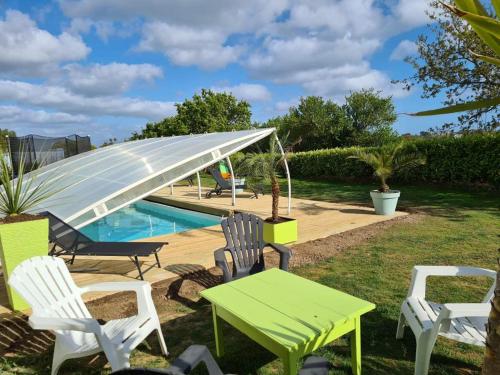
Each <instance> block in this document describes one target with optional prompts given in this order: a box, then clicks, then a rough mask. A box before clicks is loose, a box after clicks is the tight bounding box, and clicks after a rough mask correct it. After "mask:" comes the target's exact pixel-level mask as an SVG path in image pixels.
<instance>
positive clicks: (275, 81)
mask: <svg viewBox="0 0 500 375" xmlns="http://www.w3.org/2000/svg"><path fill="white" fill-rule="evenodd" d="M427 2H428V1H427V0H385V1H384V0H272V1H269V0H253V1H246V0H217V1H206V0H189V1H187V0H163V1H160V0H141V1H136V0H59V1H45V2H44V1H27V0H19V1H2V2H0V127H2V128H9V129H13V130H15V131H16V132H17V133H18V134H29V133H36V134H42V135H66V134H71V133H78V134H89V135H90V136H91V137H92V140H93V142H94V143H95V144H100V143H102V141H104V140H106V139H108V138H110V137H116V138H118V139H120V140H121V139H124V138H126V137H128V136H129V135H130V133H131V132H132V131H134V130H138V129H140V128H141V127H142V126H144V124H145V123H146V122H148V121H156V120H159V119H161V118H163V117H166V116H169V115H172V114H174V113H175V107H174V104H175V103H176V102H180V101H182V100H184V99H185V98H189V97H191V96H192V95H193V94H194V93H195V92H198V91H200V89H201V88H211V89H213V90H216V91H228V92H232V93H233V94H234V95H236V96H237V97H239V98H241V99H245V100H248V101H249V102H250V103H251V105H252V111H253V119H254V120H255V121H265V120H266V119H268V118H271V117H274V116H276V115H279V114H283V113H285V112H286V111H287V108H288V107H289V106H290V105H294V104H295V103H297V101H298V100H299V98H300V97H301V96H305V95H321V96H324V97H328V98H331V99H333V100H335V101H337V102H339V103H342V101H343V98H344V96H345V95H346V94H348V93H349V91H350V90H358V89H361V88H371V87H373V88H375V89H377V90H382V92H383V94H385V95H392V96H393V97H394V101H395V103H396V107H397V112H411V111H416V110H419V109H424V108H433V107H436V106H439V102H438V101H433V100H422V99H420V95H419V90H418V88H416V89H415V90H412V91H411V92H409V93H408V92H405V91H404V90H402V89H401V87H399V86H398V85H393V84H391V79H397V78H402V77H407V76H408V75H410V74H411V73H412V69H411V67H410V66H409V65H408V64H406V63H405V62H403V61H402V59H403V58H404V56H406V55H408V54H412V53H414V51H415V46H414V43H413V42H414V41H415V39H416V37H417V36H418V35H419V34H421V33H425V32H426V27H425V25H426V23H427V21H428V19H427V16H426V15H425V10H426V8H427V6H428V5H427ZM444 120H445V118H442V117H429V118H410V117H407V116H400V117H399V118H398V121H397V123H396V129H397V130H398V131H399V132H401V133H405V132H412V133H418V132H419V131H421V130H427V129H428V128H429V127H434V126H436V125H439V124H441V123H442V122H443V121H444Z"/></svg>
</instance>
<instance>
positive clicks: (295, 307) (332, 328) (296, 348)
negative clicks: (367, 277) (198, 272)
mask: <svg viewBox="0 0 500 375" xmlns="http://www.w3.org/2000/svg"><path fill="white" fill-rule="evenodd" d="M201 295H202V296H203V297H204V298H206V299H207V300H209V301H210V302H211V303H212V316H213V323H214V332H215V343H216V350H217V356H219V357H220V356H222V355H224V344H223V336H222V329H221V319H223V320H225V321H226V322H228V323H229V324H231V325H232V326H233V327H235V328H236V329H238V330H239V331H241V332H242V333H244V334H245V335H247V336H248V337H250V338H251V339H252V340H254V341H255V342H257V343H258V344H260V345H262V346H263V347H264V348H266V349H267V350H269V351H270V352H272V353H274V354H276V355H277V356H278V357H279V358H281V360H282V361H283V366H284V368H285V373H286V374H289V375H295V374H297V371H298V369H297V366H298V361H299V359H300V358H301V357H303V356H304V355H306V354H309V353H311V352H313V351H314V350H316V349H318V348H320V347H322V346H324V345H326V344H328V343H330V342H332V341H333V340H335V339H337V338H339V337H340V336H342V335H345V334H347V333H349V332H351V333H352V336H351V357H352V371H353V373H354V374H355V375H360V374H361V330H360V319H361V315H363V314H365V313H367V312H369V311H371V310H373V309H374V308H375V305H374V304H373V303H370V302H367V301H364V300H362V299H359V298H356V297H353V296H351V295H349V294H346V293H343V292H340V291H338V290H335V289H332V288H328V287H326V286H324V285H321V284H318V283H315V282H314V281H311V280H307V279H304V278H302V277H300V276H297V275H294V274H292V273H289V272H285V271H281V270H279V269H275V268H273V269H270V270H267V271H264V272H260V273H257V274H254V275H252V276H248V277H245V278H242V279H239V280H236V281H232V282H230V283H227V284H223V285H219V286H216V287H214V288H210V289H207V290H204V291H202V292H201Z"/></svg>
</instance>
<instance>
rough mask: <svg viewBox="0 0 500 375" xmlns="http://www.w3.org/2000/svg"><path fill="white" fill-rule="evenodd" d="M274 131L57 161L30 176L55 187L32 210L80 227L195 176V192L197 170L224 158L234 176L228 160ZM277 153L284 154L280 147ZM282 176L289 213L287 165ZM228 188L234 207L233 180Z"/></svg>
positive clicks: (130, 146)
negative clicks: (54, 216) (279, 151)
mask: <svg viewBox="0 0 500 375" xmlns="http://www.w3.org/2000/svg"><path fill="white" fill-rule="evenodd" d="M274 132H275V129H274V128H268V129H257V130H243V131H234V132H223V133H206V134H192V135H185V136H175V137H164V138H150V139H144V140H138V141H131V142H124V143H120V144H114V145H111V146H108V147H103V148H99V149H96V150H92V151H89V152H86V153H83V154H79V155H76V156H73V157H70V158H68V159H64V160H60V161H58V162H55V163H53V164H50V165H47V166H44V167H42V168H40V169H38V170H36V171H34V172H32V174H34V176H33V177H34V178H35V179H36V180H37V181H40V182H41V181H44V180H48V181H50V184H54V185H55V186H57V188H56V193H55V194H53V195H52V196H51V197H50V198H49V199H47V200H46V201H44V202H43V203H42V204H40V205H39V206H37V207H35V208H34V209H32V211H33V212H40V211H50V212H52V213H53V214H55V215H56V216H58V217H59V218H61V219H62V220H64V221H66V222H68V223H69V224H71V225H72V226H74V227H76V228H80V227H82V226H85V225H87V224H89V223H91V222H93V221H95V220H97V219H99V218H101V217H103V216H106V215H108V214H110V213H112V212H114V211H116V210H118V209H120V208H123V207H125V206H127V205H129V204H131V203H133V202H135V201H137V200H139V199H142V198H144V197H146V196H148V195H150V194H152V193H154V192H155V191H157V190H159V189H162V188H164V187H167V186H173V184H174V183H175V182H177V181H180V180H182V179H184V178H186V177H188V176H191V175H193V174H197V177H198V178H197V180H198V192H199V193H200V192H201V185H200V178H199V172H200V171H201V170H203V169H205V168H207V167H208V166H210V165H212V164H214V163H217V162H218V161H220V160H223V159H227V160H228V164H229V165H230V167H231V176H234V174H233V173H232V166H231V164H230V160H229V156H230V155H232V154H234V153H235V152H238V151H240V150H242V149H244V148H246V147H248V146H249V145H251V144H253V143H255V142H258V141H259V140H261V139H263V138H265V137H268V136H270V135H272V134H273V133H274ZM278 142H279V141H278ZM280 150H281V152H283V149H282V147H281V145H280ZM285 171H286V174H287V180H288V213H290V207H291V203H290V202H291V186H290V173H289V170H288V165H286V160H285ZM232 178H233V177H232ZM27 180H28V179H25V181H27ZM34 185H35V186H36V185H37V183H35V184H34ZM232 185H233V191H232V198H233V204H235V199H236V196H235V184H234V179H233V180H232Z"/></svg>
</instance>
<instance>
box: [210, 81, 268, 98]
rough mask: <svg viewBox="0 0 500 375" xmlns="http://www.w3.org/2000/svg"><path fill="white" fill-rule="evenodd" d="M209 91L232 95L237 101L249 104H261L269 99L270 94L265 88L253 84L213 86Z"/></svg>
mask: <svg viewBox="0 0 500 375" xmlns="http://www.w3.org/2000/svg"><path fill="white" fill-rule="evenodd" d="M211 90H212V91H215V92H227V93H232V94H233V95H234V96H236V97H237V98H238V99H242V100H246V101H249V102H261V101H267V100H270V99H271V92H270V91H269V90H268V89H267V87H266V86H264V85H259V84H254V83H240V84H239V85H235V86H214V87H212V88H211Z"/></svg>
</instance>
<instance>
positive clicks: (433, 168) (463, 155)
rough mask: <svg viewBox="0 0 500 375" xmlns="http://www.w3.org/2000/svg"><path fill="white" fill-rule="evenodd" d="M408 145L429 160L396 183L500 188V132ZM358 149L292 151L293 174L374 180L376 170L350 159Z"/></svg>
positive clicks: (401, 175)
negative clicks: (371, 177) (488, 185)
mask: <svg viewBox="0 0 500 375" xmlns="http://www.w3.org/2000/svg"><path fill="white" fill-rule="evenodd" d="M405 147H411V148H412V149H413V150H416V151H418V152H419V153H421V154H422V155H425V157H426V160H427V163H426V164H425V165H422V166H420V167H418V168H416V169H413V170H411V171H399V172H398V173H396V174H395V175H394V178H393V180H394V181H395V182H406V183H419V182H435V183H447V184H453V185H468V184H478V183H480V184H490V185H493V186H495V187H500V168H499V165H500V133H488V134H476V135H467V136H462V137H448V136H446V137H435V138H431V139H418V140H414V141H409V142H408V143H407V144H406V146H405ZM357 149H359V148H357V147H350V148H335V149H327V150H318V151H307V152H297V153H294V154H291V155H290V158H289V164H290V170H291V174H292V176H294V177H304V178H318V177H319V178H333V179H339V180H367V179H370V176H372V171H371V170H370V168H369V167H367V166H365V165H363V164H362V163H357V162H356V161H354V160H352V159H348V157H349V156H351V155H353V154H354V153H355V150H357Z"/></svg>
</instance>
